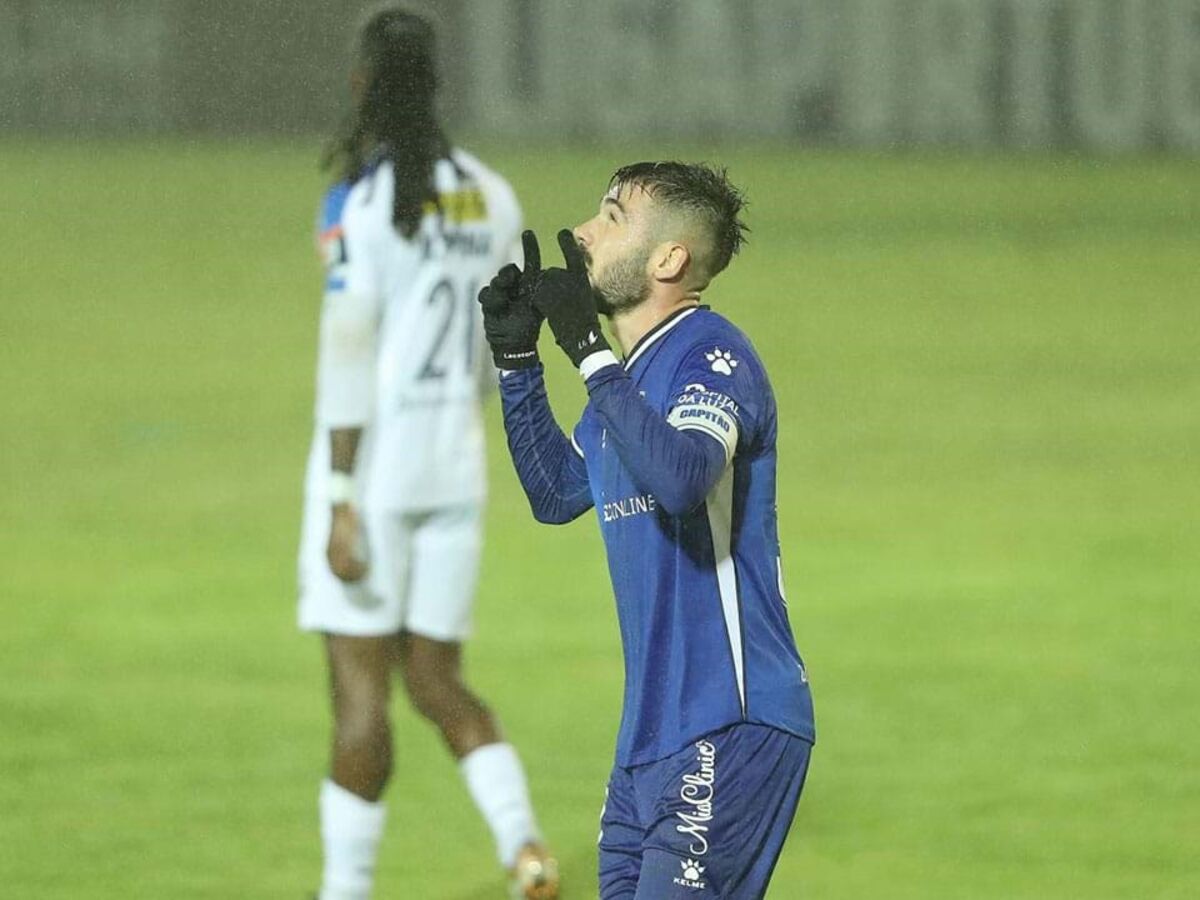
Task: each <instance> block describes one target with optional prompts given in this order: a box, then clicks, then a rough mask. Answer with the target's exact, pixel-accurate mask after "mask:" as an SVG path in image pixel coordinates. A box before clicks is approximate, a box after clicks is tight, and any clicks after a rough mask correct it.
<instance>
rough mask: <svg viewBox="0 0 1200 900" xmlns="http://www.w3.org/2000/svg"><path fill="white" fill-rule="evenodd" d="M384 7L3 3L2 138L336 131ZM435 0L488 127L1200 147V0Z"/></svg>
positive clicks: (459, 101) (101, 0) (446, 42)
mask: <svg viewBox="0 0 1200 900" xmlns="http://www.w3.org/2000/svg"><path fill="white" fill-rule="evenodd" d="M371 5H374V4H371V3H365V2H361V0H329V2H311V3H296V2H288V0H242V2H238V0H0V132H4V131H34V132H57V133H81V134H89V133H104V132H116V133H122V132H130V131H134V132H169V131H182V132H192V133H196V132H199V133H215V134H272V133H312V132H323V131H325V130H327V128H328V126H329V123H330V121H331V119H332V118H333V117H334V116H335V115H336V113H337V109H338V102H339V98H340V97H341V96H342V95H341V91H342V85H343V84H344V79H345V66H346V51H347V48H348V44H349V39H350V35H351V32H352V30H353V27H354V24H355V22H356V20H357V18H358V16H359V14H360V12H361V10H362V9H363V8H364V7H367V6H371ZM410 5H414V4H410ZM415 5H416V6H417V7H418V8H420V7H422V6H424V7H426V8H428V9H432V10H434V13H435V15H436V17H437V19H438V20H439V30H440V33H441V48H442V69H443V81H444V91H443V107H444V110H445V112H446V114H447V116H448V118H449V120H450V121H451V122H452V123H453V124H455V125H461V126H463V127H465V128H468V129H470V130H471V131H475V132H479V133H487V134H496V135H505V136H511V137H514V138H525V139H530V138H556V139H562V138H572V137H574V138H586V139H594V138H597V137H604V136H640V135H649V134H654V135H666V136H670V137H696V136H701V135H702V136H704V137H706V138H709V139H720V138H722V137H724V138H728V139H745V138H774V139H783V140H796V141H803V142H806V143H825V144H832V145H847V146H867V147H891V146H904V145H908V146H944V145H950V146H967V147H985V148H986V147H997V146H998V147H1014V148H1018V147H1019V148H1043V147H1072V148H1079V149H1085V150H1094V151H1099V152H1122V151H1142V150H1168V151H1175V152H1182V153H1195V152H1200V0H1111V2H1100V0H752V2H751V0H688V2H686V3H682V2H679V0H636V2H632V0H629V2H627V0H620V2H617V0H613V2H604V3H598V2H595V0H554V2H549V0H444V2H439V3H430V2H426V3H417V4H415ZM664 94H669V95H670V96H672V97H673V98H674V100H673V102H674V103H675V114H674V116H673V117H672V118H671V119H669V120H666V121H664V119H663V118H662V116H661V115H660V114H659V112H658V111H657V109H656V108H655V107H654V105H653V104H647V103H641V102H638V98H639V97H647V96H661V95H664Z"/></svg>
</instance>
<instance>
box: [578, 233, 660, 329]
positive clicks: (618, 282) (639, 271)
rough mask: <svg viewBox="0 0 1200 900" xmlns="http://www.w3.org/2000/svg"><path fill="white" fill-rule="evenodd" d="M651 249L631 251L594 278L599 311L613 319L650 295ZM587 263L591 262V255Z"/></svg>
mask: <svg viewBox="0 0 1200 900" xmlns="http://www.w3.org/2000/svg"><path fill="white" fill-rule="evenodd" d="M649 260H650V253H649V251H648V250H647V251H645V252H642V251H638V252H635V253H631V254H630V255H629V256H627V257H625V258H624V259H620V260H617V261H616V262H614V263H611V264H610V265H609V267H608V268H607V269H605V270H604V272H603V273H602V274H601V275H600V276H599V277H597V278H596V279H594V281H593V283H592V294H593V296H594V297H595V301H596V311H597V312H599V313H600V314H601V315H604V316H608V317H609V318H610V319H611V318H612V317H613V316H615V315H616V314H617V313H620V312H625V311H627V310H631V309H634V308H635V307H638V306H640V305H641V304H642V303H644V302H645V301H646V298H647V297H649V296H650V278H649V277H648V276H647V275H646V263H647V262H649ZM587 262H588V263H589V265H590V263H591V258H590V256H589V257H588V260H587Z"/></svg>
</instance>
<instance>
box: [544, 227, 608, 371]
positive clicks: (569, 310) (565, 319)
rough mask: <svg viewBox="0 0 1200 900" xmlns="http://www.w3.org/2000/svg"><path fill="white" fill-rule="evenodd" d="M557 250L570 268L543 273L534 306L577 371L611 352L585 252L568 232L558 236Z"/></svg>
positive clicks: (548, 270)
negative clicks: (594, 357)
mask: <svg viewBox="0 0 1200 900" xmlns="http://www.w3.org/2000/svg"><path fill="white" fill-rule="evenodd" d="M558 246H559V247H560V248H561V249H562V255H563V260H564V261H565V262H566V264H567V267H566V268H565V269H558V268H549V269H546V270H545V271H544V272H542V278H541V280H540V282H539V283H538V286H537V290H536V292H535V293H534V296H533V305H534V306H535V307H536V308H537V309H538V310H539V311H540V312H541V313H542V315H544V316H545V317H546V320H547V321H548V322H549V323H550V330H551V331H553V332H554V340H555V341H556V342H557V343H558V346H560V347H562V349H563V352H564V353H566V354H567V356H569V357H570V358H571V362H572V363H574V364H575V366H576V367H577V368H578V366H579V364H580V363H581V362H583V361H584V359H586V358H587V357H589V356H591V355H592V354H593V353H595V352H597V351H598V350H608V349H610V348H609V346H608V341H606V340H605V339H604V332H602V331H601V330H600V317H599V316H598V315H597V314H596V299H595V294H594V293H593V291H592V285H591V282H590V281H588V273H587V264H586V263H585V262H584V260H583V250H581V249H580V247H579V244H577V243H576V242H575V235H573V234H571V232H570V231H568V230H567V229H565V228H564V229H563V230H562V231H560V232H559V233H558Z"/></svg>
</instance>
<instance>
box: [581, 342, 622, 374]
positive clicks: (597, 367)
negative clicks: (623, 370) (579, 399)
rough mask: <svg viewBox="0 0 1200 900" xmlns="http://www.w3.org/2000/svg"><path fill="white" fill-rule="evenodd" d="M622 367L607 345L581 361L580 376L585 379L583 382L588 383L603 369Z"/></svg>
mask: <svg viewBox="0 0 1200 900" xmlns="http://www.w3.org/2000/svg"><path fill="white" fill-rule="evenodd" d="M620 365H621V361H620V360H618V359H617V356H616V354H615V353H613V352H612V350H611V349H610V348H609V346H608V344H607V343H606V344H605V345H604V348H603V349H601V350H596V351H594V352H592V353H589V354H588V355H587V356H585V357H584V358H583V359H581V360H580V361H579V366H578V368H579V374H580V375H581V376H582V377H583V380H584V381H585V382H586V381H587V380H588V379H590V378H591V377H592V376H593V375H595V374H596V373H597V372H599V371H601V370H602V369H607V368H608V367H610V366H620Z"/></svg>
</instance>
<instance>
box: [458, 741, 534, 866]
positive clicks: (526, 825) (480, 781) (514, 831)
mask: <svg viewBox="0 0 1200 900" xmlns="http://www.w3.org/2000/svg"><path fill="white" fill-rule="evenodd" d="M459 765H460V767H461V768H462V774H463V779H464V780H465V781H466V783H467V790H468V791H470V792H471V799H473V800H474V801H475V805H476V806H477V807H479V811H480V812H481V813H482V814H483V818H484V820H485V821H486V822H487V824H488V827H489V828H490V829H492V837H493V838H495V840H496V855H497V856H499V857H500V864H501V865H502V866H504V867H505V868H506V869H507V868H511V867H512V865H513V864H514V863H515V862H516V861H517V853H518V852H520V850H521V848H522V847H524V846H525V845H526V844H528V843H530V842H531V841H540V840H541V835H540V834H539V833H538V827H537V822H536V821H535V820H534V817H533V805H532V804H531V803H530V802H529V788H528V787H527V786H526V784H525V770H524V769H522V768H521V761H520V760H519V759H518V758H517V751H516V750H514V749H513V747H512V745H511V744H487V745H486V746H483V747H480V748H478V749H477V750H472V751H471V752H470V753H468V754H467V755H466V756H464V757H463V758H462V761H461V762H460V763H459Z"/></svg>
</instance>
